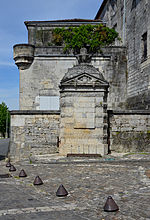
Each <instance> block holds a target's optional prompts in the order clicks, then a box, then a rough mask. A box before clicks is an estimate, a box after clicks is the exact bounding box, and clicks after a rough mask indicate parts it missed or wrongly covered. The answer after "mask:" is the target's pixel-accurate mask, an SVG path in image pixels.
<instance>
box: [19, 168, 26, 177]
mask: <svg viewBox="0 0 150 220" xmlns="http://www.w3.org/2000/svg"><path fill="white" fill-rule="evenodd" d="M19 177H27V174H26V172H25V171H24V170H23V169H22V170H21V171H20V173H19Z"/></svg>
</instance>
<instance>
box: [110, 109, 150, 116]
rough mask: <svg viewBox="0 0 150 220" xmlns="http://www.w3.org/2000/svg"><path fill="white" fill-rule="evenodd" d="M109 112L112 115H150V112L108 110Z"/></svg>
mask: <svg viewBox="0 0 150 220" xmlns="http://www.w3.org/2000/svg"><path fill="white" fill-rule="evenodd" d="M107 112H108V114H112V115H150V111H149V110H122V111H121V110H118V111H113V110H108V111H107Z"/></svg>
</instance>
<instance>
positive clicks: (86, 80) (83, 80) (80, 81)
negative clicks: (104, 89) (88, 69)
mask: <svg viewBox="0 0 150 220" xmlns="http://www.w3.org/2000/svg"><path fill="white" fill-rule="evenodd" d="M69 85H70V86H71V85H72V86H90V85H91V86H108V82H107V81H105V80H103V79H99V78H97V77H95V76H92V75H90V74H88V73H82V74H79V75H77V76H75V77H72V78H70V79H66V80H64V81H62V82H61V86H69Z"/></svg>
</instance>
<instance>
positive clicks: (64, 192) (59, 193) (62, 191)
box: [56, 184, 68, 197]
mask: <svg viewBox="0 0 150 220" xmlns="http://www.w3.org/2000/svg"><path fill="white" fill-rule="evenodd" d="M67 195H68V192H67V190H66V189H65V187H64V186H63V185H62V184H61V185H60V186H59V188H58V190H57V192H56V196H59V197H63V196H67Z"/></svg>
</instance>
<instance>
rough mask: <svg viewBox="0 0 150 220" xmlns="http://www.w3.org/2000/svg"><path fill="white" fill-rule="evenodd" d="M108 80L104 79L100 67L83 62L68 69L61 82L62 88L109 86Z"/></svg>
mask: <svg viewBox="0 0 150 220" xmlns="http://www.w3.org/2000/svg"><path fill="white" fill-rule="evenodd" d="M108 85H109V84H108V82H107V81H106V80H105V79H104V77H103V74H102V73H101V72H100V71H99V69H97V68H95V67H94V66H92V65H89V64H87V63H82V64H79V65H76V66H74V67H72V68H69V69H68V72H67V73H66V74H65V75H64V77H63V79H62V80H61V83H60V88H62V87H63V88H64V87H65V86H66V87H70V86H71V87H77V86H79V87H80V88H81V87H82V86H83V87H86V86H92V87H108Z"/></svg>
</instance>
